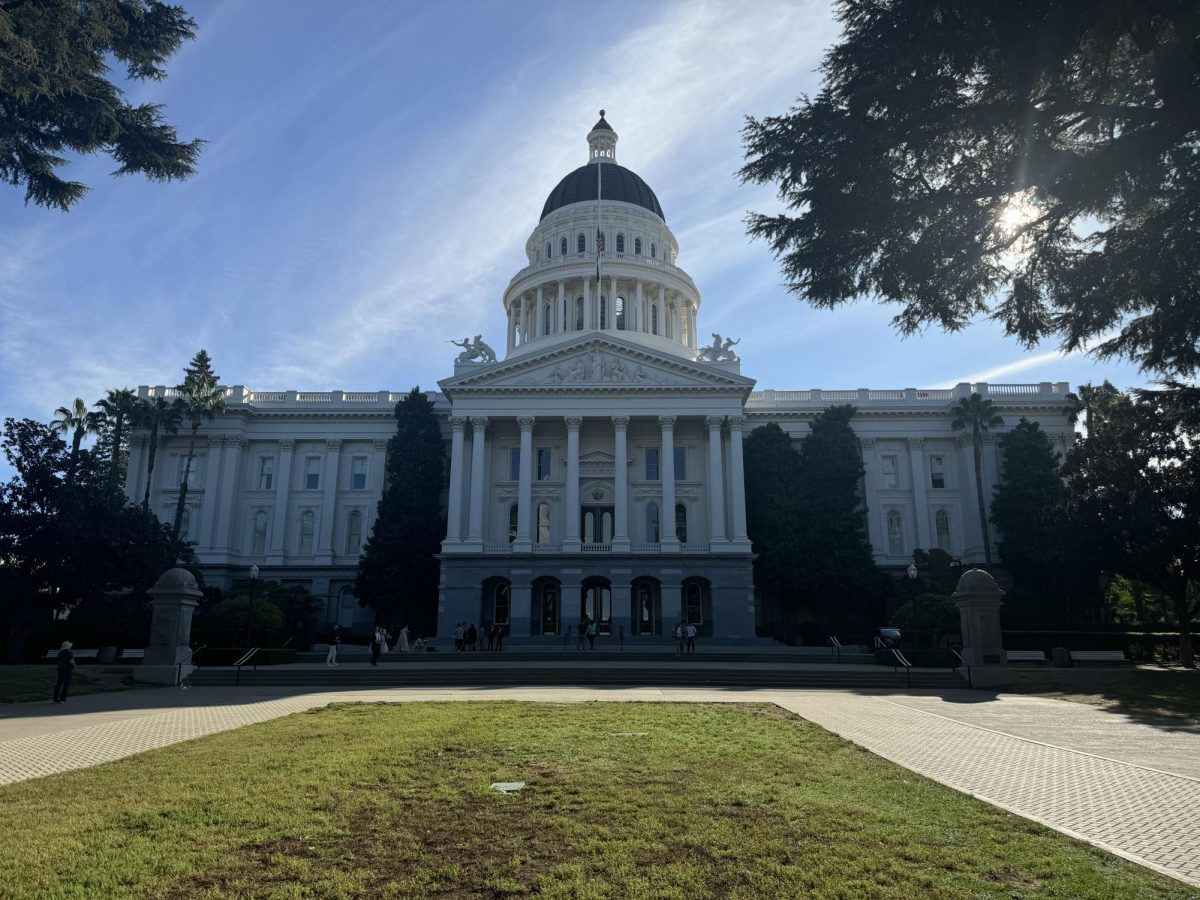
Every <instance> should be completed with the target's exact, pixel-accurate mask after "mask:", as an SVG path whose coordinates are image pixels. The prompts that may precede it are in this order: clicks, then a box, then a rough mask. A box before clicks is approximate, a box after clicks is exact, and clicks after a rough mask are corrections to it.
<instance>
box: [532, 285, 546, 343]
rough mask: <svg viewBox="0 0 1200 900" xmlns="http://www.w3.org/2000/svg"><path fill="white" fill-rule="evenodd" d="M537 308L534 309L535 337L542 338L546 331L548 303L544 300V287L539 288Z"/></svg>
mask: <svg viewBox="0 0 1200 900" xmlns="http://www.w3.org/2000/svg"><path fill="white" fill-rule="evenodd" d="M534 302H535V303H536V304H537V306H536V307H535V309H534V313H535V315H534V317H533V336H534V338H535V339H536V338H540V337H541V336H542V335H543V334H544V333H545V331H546V302H545V300H544V299H543V298H542V286H541V285H540V284H539V285H538V287H537V299H536V300H535V301H534Z"/></svg>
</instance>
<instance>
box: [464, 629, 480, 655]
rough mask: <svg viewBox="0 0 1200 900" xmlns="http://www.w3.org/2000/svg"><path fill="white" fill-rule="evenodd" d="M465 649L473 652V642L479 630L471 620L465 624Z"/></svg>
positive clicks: (477, 636) (477, 638) (476, 638)
mask: <svg viewBox="0 0 1200 900" xmlns="http://www.w3.org/2000/svg"><path fill="white" fill-rule="evenodd" d="M466 638H467V649H469V650H470V651H471V652H472V653H474V652H475V642H476V641H478V640H479V632H478V631H477V630H476V628H475V623H474V622H472V623H471V624H470V625H468V626H467V635H466Z"/></svg>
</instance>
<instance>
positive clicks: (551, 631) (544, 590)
mask: <svg viewBox="0 0 1200 900" xmlns="http://www.w3.org/2000/svg"><path fill="white" fill-rule="evenodd" d="M532 613H533V615H532V616H530V618H531V619H532V621H531V623H530V625H531V631H532V632H533V633H534V634H545V635H557V634H558V633H559V627H558V626H559V622H560V620H561V618H562V585H560V584H559V582H558V579H556V578H539V579H537V580H536V581H535V582H534V583H533V610H532Z"/></svg>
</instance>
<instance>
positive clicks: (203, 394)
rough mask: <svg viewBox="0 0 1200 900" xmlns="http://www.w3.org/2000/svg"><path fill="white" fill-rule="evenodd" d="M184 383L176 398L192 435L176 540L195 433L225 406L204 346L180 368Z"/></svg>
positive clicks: (181, 488)
mask: <svg viewBox="0 0 1200 900" xmlns="http://www.w3.org/2000/svg"><path fill="white" fill-rule="evenodd" d="M183 372H184V376H183V384H181V385H179V399H180V400H181V401H182V403H183V412H184V415H185V416H186V417H187V418H188V419H189V420H190V421H191V423H192V435H191V439H190V440H189V441H188V452H187V462H185V463H184V466H183V475H182V477H181V478H180V480H179V499H178V500H176V501H175V522H174V524H173V525H172V536H173V537H174V538H175V540H179V529H180V527H181V526H182V524H183V510H184V506H185V505H186V504H187V492H188V478H190V477H191V474H192V460H193V459H195V458H196V435H197V434H198V433H199V431H200V425H201V423H203V422H204V420H205V419H209V420H211V419H213V418H214V417H215V416H216V415H217V413H219V412H221V411H222V410H223V409H224V408H225V388H223V387H221V384H220V380H221V377H220V376H219V375H217V373H215V372H214V371H213V370H212V360H211V359H209V356H208V353H207V352H206V351H204V350H201V351H200V352H198V353H197V354H196V355H195V356H193V357H192V361H191V362H190V363H189V364H188V366H187V368H185V369H184V370H183Z"/></svg>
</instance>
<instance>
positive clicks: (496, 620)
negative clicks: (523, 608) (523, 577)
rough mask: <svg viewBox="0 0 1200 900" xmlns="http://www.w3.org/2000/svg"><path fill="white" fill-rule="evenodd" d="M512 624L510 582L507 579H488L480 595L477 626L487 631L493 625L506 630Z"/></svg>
mask: <svg viewBox="0 0 1200 900" xmlns="http://www.w3.org/2000/svg"><path fill="white" fill-rule="evenodd" d="M511 623H512V582H511V581H509V580H508V579H507V578H500V577H493V578H488V579H487V580H486V581H484V583H483V590H482V592H481V594H480V606H479V626H480V629H481V630H483V631H485V632H486V631H487V629H488V628H490V627H491V626H493V625H503V626H504V627H505V628H506V629H507V628H508V627H509V626H510V624H511Z"/></svg>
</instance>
